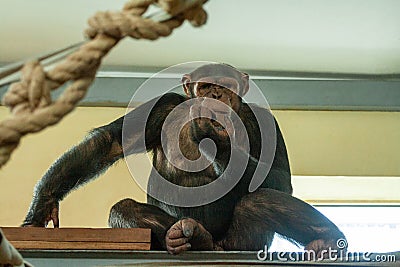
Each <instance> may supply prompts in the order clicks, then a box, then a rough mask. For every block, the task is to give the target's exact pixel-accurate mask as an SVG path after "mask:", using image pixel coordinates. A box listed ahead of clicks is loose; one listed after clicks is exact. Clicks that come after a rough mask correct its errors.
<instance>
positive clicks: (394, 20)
mask: <svg viewBox="0 0 400 267" xmlns="http://www.w3.org/2000/svg"><path fill="white" fill-rule="evenodd" d="M125 2H126V1H125V0H97V1H82V0H68V1H66V0H64V1H56V0H31V1H28V0H25V1H24V0H0V36H1V42H0V62H13V61H18V60H21V59H25V58H28V57H31V56H34V55H37V54H41V53H45V52H48V51H52V50H55V49H58V48H61V47H64V46H67V45H70V44H73V43H76V42H79V41H81V40H82V38H83V37H82V36H83V34H82V32H83V29H84V28H85V26H86V21H87V18H89V16H90V15H92V14H94V13H95V12H96V11H99V10H119V9H121V7H122V6H123V4H124V3H125ZM205 8H206V10H207V12H208V15H209V19H208V22H207V24H206V25H204V26H203V27H201V28H193V27H191V26H190V25H189V24H188V23H186V24H185V25H184V26H183V27H181V28H179V29H177V30H176V31H175V32H174V33H173V35H171V36H169V37H167V38H163V39H160V40H157V41H155V42H152V41H146V40H140V41H137V40H125V41H123V42H121V43H120V44H119V45H118V47H117V48H115V49H114V50H113V51H112V52H111V54H110V55H109V56H108V57H107V58H106V60H105V63H106V64H112V65H134V66H169V65H171V64H176V63H181V62H187V61H193V60H210V61H220V62H226V63H230V64H232V65H234V66H237V67H239V68H242V69H259V70H287V71H292V70H294V71H328V72H352V73H400V1H399V0H331V1H328V0H252V1H250V0H247V1H246V0H235V1H233V0H209V2H208V3H207V4H206V6H205Z"/></svg>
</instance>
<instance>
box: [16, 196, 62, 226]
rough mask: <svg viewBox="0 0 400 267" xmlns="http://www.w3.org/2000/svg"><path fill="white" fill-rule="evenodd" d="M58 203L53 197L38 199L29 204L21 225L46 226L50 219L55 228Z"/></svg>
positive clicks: (57, 224)
mask: <svg viewBox="0 0 400 267" xmlns="http://www.w3.org/2000/svg"><path fill="white" fill-rule="evenodd" d="M58 211H59V203H58V200H56V199H54V198H48V199H46V200H38V201H36V202H35V204H33V203H32V204H31V207H30V209H29V212H28V214H27V215H26V218H25V220H24V223H23V224H22V226H36V227H46V226H47V225H48V224H49V222H50V221H52V222H53V225H54V227H55V228H58V227H59V223H60V222H59V219H58Z"/></svg>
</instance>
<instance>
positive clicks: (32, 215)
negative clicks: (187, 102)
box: [23, 94, 183, 226]
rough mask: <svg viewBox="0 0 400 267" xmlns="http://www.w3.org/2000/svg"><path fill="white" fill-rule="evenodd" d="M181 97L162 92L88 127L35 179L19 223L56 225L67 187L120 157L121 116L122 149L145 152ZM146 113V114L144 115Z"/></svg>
mask: <svg viewBox="0 0 400 267" xmlns="http://www.w3.org/2000/svg"><path fill="white" fill-rule="evenodd" d="M181 101H183V97H182V96H180V95H178V94H166V95H164V96H162V97H161V98H155V99H153V100H151V101H149V102H147V103H145V104H143V105H141V106H139V107H138V108H136V109H134V110H133V111H131V112H130V113H128V114H127V115H126V116H123V117H121V118H119V119H117V120H115V121H113V122H111V123H110V124H108V125H105V126H102V127H99V128H96V129H94V130H93V131H91V133H90V134H89V135H88V136H87V137H86V138H85V140H83V141H82V142H81V143H80V144H78V145H77V146H75V147H73V148H72V149H71V150H69V151H67V152H66V153H65V154H64V155H62V156H61V157H60V158H59V159H57V160H56V162H55V163H54V164H53V165H52V166H51V167H50V169H49V170H48V171H47V172H46V174H45V175H44V176H43V177H42V179H41V180H40V181H39V182H38V183H37V185H36V187H35V191H34V197H33V199H32V203H31V206H30V208H29V211H28V214H27V216H26V218H25V221H24V223H23V224H24V225H34V226H45V225H46V224H47V222H48V221H50V220H53V223H54V224H55V226H58V202H59V201H61V200H62V199H63V198H64V197H65V196H66V195H67V194H68V193H69V192H70V191H71V190H73V189H76V188H78V187H79V186H80V185H82V184H84V183H87V182H89V181H90V180H92V179H93V178H95V177H96V176H97V175H99V174H100V173H102V172H104V171H105V170H106V169H107V168H108V167H110V166H111V165H112V164H113V163H114V162H116V161H117V160H119V159H121V158H122V157H123V155H124V151H123V149H122V127H123V123H124V117H126V119H125V122H126V121H129V126H130V127H129V135H128V136H125V137H126V138H127V140H128V142H127V144H128V145H126V147H125V148H124V149H125V150H126V152H127V153H129V154H131V153H141V152H145V151H146V150H151V149H152V148H153V147H155V146H157V144H158V143H159V142H160V134H161V126H162V124H163V122H164V120H165V117H166V116H167V115H168V113H169V110H172V109H173V107H174V106H175V105H177V104H179V103H180V102H181ZM152 107H154V108H153V109H152ZM150 110H151V113H150ZM148 114H150V115H149V116H147V115H148ZM146 124H147V125H146ZM144 129H146V130H144ZM144 138H145V143H146V146H144V142H143V141H144V140H143V139H144ZM54 213H55V214H54Z"/></svg>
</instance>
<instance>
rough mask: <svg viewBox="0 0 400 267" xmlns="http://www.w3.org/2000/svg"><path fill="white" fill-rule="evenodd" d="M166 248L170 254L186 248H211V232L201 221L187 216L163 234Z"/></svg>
mask: <svg viewBox="0 0 400 267" xmlns="http://www.w3.org/2000/svg"><path fill="white" fill-rule="evenodd" d="M165 244H166V246H167V250H168V252H169V253H171V254H179V253H181V252H184V251H187V250H213V249H214V243H213V238H212V236H211V234H210V233H209V232H208V231H207V230H206V229H205V228H204V226H203V225H201V223H199V222H197V221H195V220H194V219H191V218H187V219H182V220H179V221H177V222H176V223H175V224H174V225H172V226H171V228H170V229H169V230H168V231H167V234H166V236H165Z"/></svg>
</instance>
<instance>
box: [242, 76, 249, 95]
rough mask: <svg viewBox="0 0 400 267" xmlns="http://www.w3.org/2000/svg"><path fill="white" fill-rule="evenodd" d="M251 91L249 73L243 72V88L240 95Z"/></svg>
mask: <svg viewBox="0 0 400 267" xmlns="http://www.w3.org/2000/svg"><path fill="white" fill-rule="evenodd" d="M248 91H249V75H248V74H247V73H245V72H242V90H241V92H240V96H244V95H245V94H247V92H248Z"/></svg>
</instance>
